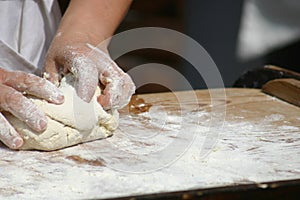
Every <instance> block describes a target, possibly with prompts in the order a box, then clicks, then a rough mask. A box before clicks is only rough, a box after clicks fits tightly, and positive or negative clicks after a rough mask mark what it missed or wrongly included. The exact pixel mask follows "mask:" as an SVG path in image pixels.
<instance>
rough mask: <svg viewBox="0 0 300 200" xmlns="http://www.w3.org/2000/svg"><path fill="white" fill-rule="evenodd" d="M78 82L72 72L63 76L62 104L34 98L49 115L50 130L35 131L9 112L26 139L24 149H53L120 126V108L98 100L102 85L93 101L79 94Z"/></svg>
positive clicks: (99, 134)
mask: <svg viewBox="0 0 300 200" xmlns="http://www.w3.org/2000/svg"><path fill="white" fill-rule="evenodd" d="M74 82H75V81H74V78H73V76H72V75H67V76H65V77H64V78H63V79H62V81H61V84H60V87H59V88H60V90H61V91H62V92H63V93H64V95H65V102H64V103H63V104H62V105H55V104H51V103H48V102H47V101H45V100H41V99H36V98H33V97H32V98H31V99H32V100H33V101H34V102H35V103H36V104H37V105H38V107H39V108H40V109H41V110H43V111H44V112H45V113H46V115H47V118H48V126H47V129H46V130H45V131H44V132H42V133H37V132H35V131H33V130H32V129H31V128H29V127H28V126H27V125H26V124H25V123H24V122H22V121H20V120H19V119H17V118H16V117H14V116H12V115H11V114H6V118H7V119H8V121H9V122H10V123H11V125H12V126H13V127H14V128H15V129H16V130H17V131H18V132H19V133H20V134H21V136H22V137H23V139H24V142H25V143H24V145H23V146H22V147H21V148H20V149H24V150H25V149H37V150H45V151H51V150H57V149H61V148H64V147H68V146H73V145H76V144H79V143H83V142H88V141H92V140H97V139H102V138H106V137H108V136H111V135H112V133H113V131H114V130H115V129H116V128H117V126H118V119H119V113H118V111H117V110H114V111H110V113H108V112H106V111H104V110H103V108H102V107H101V105H100V104H99V103H98V102H97V96H99V94H100V88H99V87H98V88H97V90H96V93H95V95H94V97H93V99H92V101H91V102H90V103H86V102H84V101H83V100H81V99H80V98H79V97H78V96H77V94H76V91H75V89H74Z"/></svg>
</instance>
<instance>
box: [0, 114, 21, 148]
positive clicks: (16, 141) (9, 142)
mask: <svg viewBox="0 0 300 200" xmlns="http://www.w3.org/2000/svg"><path fill="white" fill-rule="evenodd" d="M0 140H1V141H2V142H3V143H4V144H5V145H6V146H8V147H9V148H11V149H18V148H20V147H21V146H22V145H23V143H24V142H23V139H22V138H21V136H20V135H19V134H18V133H17V132H16V130H15V129H14V128H13V127H12V126H11V125H10V124H9V122H8V121H7V120H6V119H5V117H4V116H3V115H2V114H1V113H0Z"/></svg>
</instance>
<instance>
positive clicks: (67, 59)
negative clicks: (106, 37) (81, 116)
mask: <svg viewBox="0 0 300 200" xmlns="http://www.w3.org/2000/svg"><path fill="white" fill-rule="evenodd" d="M88 44H89V40H88V38H87V37H86V36H85V35H84V34H77V35H76V34H72V35H64V34H63V33H58V35H57V36H56V37H55V38H54V40H53V41H52V44H51V46H50V49H49V51H48V54H47V57H46V62H45V69H44V70H45V72H46V73H47V74H48V75H49V77H48V79H49V80H50V81H51V82H53V83H56V84H58V82H59V79H60V73H61V72H63V73H67V72H68V71H70V72H71V73H73V74H74V76H75V77H76V79H77V84H76V90H77V94H78V96H79V97H80V98H82V99H83V100H84V101H86V102H90V101H91V99H92V97H93V95H94V93H95V90H96V87H97V86H98V84H99V81H100V83H101V84H102V85H103V86H104V87H105V88H104V90H103V91H102V94H101V95H100V96H99V97H98V102H99V103H100V104H101V105H102V107H103V108H104V109H111V108H116V109H119V108H122V107H124V106H125V105H127V104H128V103H129V100H130V97H131V95H132V94H133V93H134V91H135V86H134V83H133V81H132V79H131V78H130V76H129V75H128V74H126V73H125V72H123V71H122V70H121V69H120V68H119V67H118V65H117V64H116V63H115V62H114V61H113V60H112V59H111V58H110V56H109V54H108V51H107V49H104V50H100V49H96V48H94V47H92V46H91V45H88ZM93 48H94V49H93ZM92 51H93V52H92Z"/></svg>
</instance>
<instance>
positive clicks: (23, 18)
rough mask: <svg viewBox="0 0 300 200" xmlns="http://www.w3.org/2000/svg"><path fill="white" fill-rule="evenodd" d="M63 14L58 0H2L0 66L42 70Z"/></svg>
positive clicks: (8, 68)
mask: <svg viewBox="0 0 300 200" xmlns="http://www.w3.org/2000/svg"><path fill="white" fill-rule="evenodd" d="M60 18H61V14H60V9H59V6H58V3H57V1H56V0H39V1H35V0H9V1H7V0H0V24H1V26H0V67H1V68H5V69H7V70H21V71H25V72H29V73H36V74H39V73H40V72H41V69H42V67H43V63H44V58H45V55H46V52H47V50H48V48H49V46H50V43H51V40H52V38H53V37H54V34H55V32H56V29H57V27H58V24H59V21H60Z"/></svg>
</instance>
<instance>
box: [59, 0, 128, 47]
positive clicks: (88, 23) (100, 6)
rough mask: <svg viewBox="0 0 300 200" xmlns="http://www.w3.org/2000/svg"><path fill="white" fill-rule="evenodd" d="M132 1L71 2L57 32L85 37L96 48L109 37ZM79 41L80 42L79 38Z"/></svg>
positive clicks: (93, 0) (95, 0)
mask: <svg viewBox="0 0 300 200" xmlns="http://www.w3.org/2000/svg"><path fill="white" fill-rule="evenodd" d="M131 2H132V0H71V2H70V5H69V7H68V9H67V11H66V13H65V15H64V16H63V18H62V20H61V24H60V26H59V29H58V32H61V33H63V34H66V35H69V34H70V35H71V34H72V35H74V34H75V35H76V34H79V35H78V37H87V38H86V40H87V41H89V42H90V43H91V44H92V45H94V46H97V45H98V44H99V43H100V42H102V41H103V40H105V39H107V38H109V37H111V36H112V35H113V33H114V31H115V30H116V28H117V27H118V25H119V24H120V22H121V21H122V19H123V18H124V16H125V14H126V12H127V10H128V8H129V6H130V3H131ZM79 40H82V38H80V39H79Z"/></svg>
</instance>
